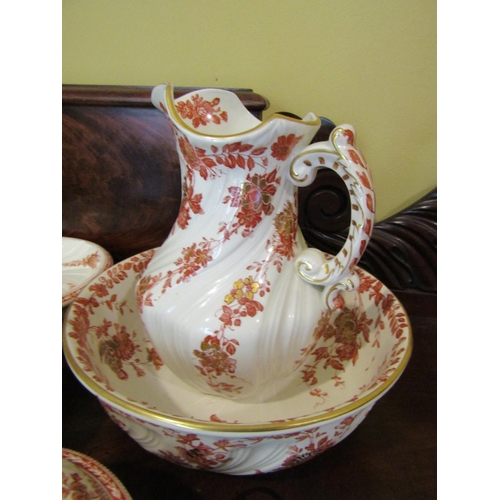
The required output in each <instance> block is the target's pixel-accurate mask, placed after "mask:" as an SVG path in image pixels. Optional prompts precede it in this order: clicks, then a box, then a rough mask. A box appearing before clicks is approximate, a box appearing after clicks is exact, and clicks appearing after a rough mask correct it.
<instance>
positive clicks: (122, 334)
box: [63, 250, 412, 432]
mask: <svg viewBox="0 0 500 500" xmlns="http://www.w3.org/2000/svg"><path fill="white" fill-rule="evenodd" d="M153 254H154V250H150V251H148V252H144V253H142V254H139V255H136V256H134V257H131V258H129V259H127V260H125V261H123V262H120V263H118V264H116V265H115V266H113V267H111V268H110V269H108V270H107V271H105V272H103V273H102V274H101V275H100V276H98V277H97V278H95V279H94V280H93V281H92V282H91V283H90V284H89V285H87V287H86V288H85V289H84V290H83V291H82V292H81V293H80V295H79V297H78V298H77V299H76V301H75V302H74V303H73V304H72V305H71V307H70V308H69V310H68V312H67V315H66V321H65V326H64V332H63V345H64V350H65V354H66V357H67V359H68V362H69V364H70V366H71V368H72V369H73V371H74V372H75V374H76V376H77V377H78V378H79V379H80V381H81V382H82V383H83V384H84V385H85V386H86V387H87V388H88V389H89V390H90V391H91V392H93V393H94V394H96V395H97V396H98V397H99V398H100V399H101V400H102V401H104V402H107V403H109V404H111V405H112V406H115V407H117V408H120V409H123V410H125V411H126V412H127V413H132V414H134V415H136V416H138V417H140V418H144V419H146V420H149V421H155V420H156V421H158V420H164V421H165V420H166V421H169V422H172V423H176V424H179V425H183V426H188V427H194V428H198V429H199V428H203V429H205V430H214V431H217V430H220V429H225V430H235V431H237V430H238V429H245V430H251V431H255V432H257V431H267V430H274V429H279V428H281V427H282V426H285V425H286V426H290V424H292V426H299V425H301V426H302V425H309V424H314V423H318V422H321V421H325V420H328V419H331V418H335V417H337V416H340V415H343V414H347V413H348V412H350V411H353V410H354V409H356V408H359V407H361V406H363V405H365V404H368V403H370V402H373V401H374V400H375V399H376V398H377V397H379V396H380V395H381V394H383V393H384V392H385V391H386V390H388V389H389V388H390V387H391V385H392V384H393V383H394V382H395V381H396V380H397V378H398V377H399V376H400V375H401V373H402V371H403V370H404V368H405V366H406V364H407V362H408V360H409V357H410V353H411V345H412V340H411V329H410V325H409V321H408V317H407V315H406V312H405V311H404V309H403V307H402V306H401V304H400V303H399V301H398V300H397V299H396V298H395V296H394V295H393V294H392V293H391V292H390V291H389V290H388V289H387V288H386V287H384V286H383V285H382V283H380V281H378V280H377V279H375V278H374V277H373V276H371V275H370V274H368V273H367V272H365V271H362V270H361V269H358V270H357V271H358V273H359V275H360V278H361V286H360V288H359V290H358V291H357V292H354V293H346V294H345V295H344V300H345V307H344V309H343V310H342V311H340V312H335V313H329V314H328V315H326V314H325V317H324V318H323V323H322V324H321V325H320V326H319V330H318V334H317V342H316V343H315V344H314V345H313V346H312V347H311V349H310V351H309V355H308V357H307V359H306V361H305V362H304V363H303V364H302V366H301V367H299V368H298V369H297V370H296V371H295V372H294V374H293V376H292V377H290V378H288V379H287V380H284V381H277V382H276V383H274V384H272V385H271V386H269V388H268V389H267V390H266V391H265V392H263V393H262V394H260V395H259V397H258V398H254V399H251V400H244V401H234V400H229V399H223V398H220V397H217V396H211V395H205V394H201V393H199V392H198V391H197V390H195V389H193V388H191V387H190V386H189V385H187V384H186V383H184V382H183V381H182V380H180V379H179V378H178V377H176V376H175V375H174V374H173V373H172V372H171V371H170V370H169V369H168V367H167V366H165V365H163V363H162V362H161V360H160V359H159V358H158V356H157V354H156V352H155V350H154V348H153V346H152V344H151V342H150V341H149V339H148V336H147V333H146V332H145V329H144V327H143V325H142V322H141V319H140V316H139V314H138V312H137V309H136V305H135V296H134V292H135V290H134V289H135V284H136V282H137V280H138V278H139V277H140V275H141V273H142V272H143V270H144V269H145V267H146V265H147V263H148V262H149V260H150V259H151V258H152V256H153Z"/></svg>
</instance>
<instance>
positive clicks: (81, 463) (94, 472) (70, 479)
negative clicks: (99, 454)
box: [62, 448, 132, 500]
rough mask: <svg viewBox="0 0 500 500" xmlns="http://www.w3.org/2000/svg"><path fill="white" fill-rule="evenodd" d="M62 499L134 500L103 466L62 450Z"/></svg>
mask: <svg viewBox="0 0 500 500" xmlns="http://www.w3.org/2000/svg"><path fill="white" fill-rule="evenodd" d="M62 498H66V499H68V500H82V499H86V498H88V499H93V500H132V498H131V496H130V495H129V494H128V492H127V490H126V489H125V488H124V486H123V484H122V483H121V482H120V481H119V480H118V479H117V478H116V476H115V475H114V474H113V473H112V472H110V471H109V470H108V469H107V468H106V467H104V466H103V465H102V464H100V463H99V462H97V461H96V460H94V459H93V458H90V457H88V456H87V455H83V454H82V453H78V452H76V451H73V450H68V449H67V448H63V450H62Z"/></svg>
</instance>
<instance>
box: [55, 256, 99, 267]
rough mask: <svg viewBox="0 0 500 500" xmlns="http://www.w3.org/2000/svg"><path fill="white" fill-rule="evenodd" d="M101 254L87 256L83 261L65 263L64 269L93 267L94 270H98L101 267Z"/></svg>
mask: <svg viewBox="0 0 500 500" xmlns="http://www.w3.org/2000/svg"><path fill="white" fill-rule="evenodd" d="M100 260H101V259H100V257H99V252H94V253H93V254H90V255H87V257H84V258H83V259H77V260H72V261H71V262H63V263H62V265H63V267H79V266H85V267H91V268H92V269H96V268H97V266H98V265H99V261H100Z"/></svg>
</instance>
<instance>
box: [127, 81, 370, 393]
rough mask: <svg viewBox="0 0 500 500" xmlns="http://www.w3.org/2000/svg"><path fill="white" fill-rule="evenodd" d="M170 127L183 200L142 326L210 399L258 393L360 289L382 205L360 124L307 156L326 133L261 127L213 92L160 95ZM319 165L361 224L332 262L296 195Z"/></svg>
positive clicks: (269, 124)
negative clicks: (308, 231)
mask: <svg viewBox="0 0 500 500" xmlns="http://www.w3.org/2000/svg"><path fill="white" fill-rule="evenodd" d="M152 101H153V103H154V104H155V106H156V107H157V108H159V109H161V110H163V111H164V112H165V114H166V115H167V117H168V119H169V120H170V123H171V125H172V127H173V130H174V134H175V138H176V141H177V149H178V153H179V160H180V166H181V171H182V202H181V207H180V211H179V215H178V218H177V221H176V223H175V224H174V227H173V229H172V231H171V234H170V235H169V237H168V238H167V240H166V241H165V242H164V244H163V245H162V246H161V247H160V248H159V250H158V251H157V252H156V254H155V256H154V257H153V259H152V260H151V262H150V263H149V264H148V267H147V269H146V270H145V272H144V274H143V276H142V278H141V280H140V281H139V282H138V284H137V287H136V296H137V303H138V306H139V310H140V314H141V318H142V321H143V323H144V325H145V328H146V330H147V332H148V334H149V336H150V338H151V341H152V342H153V344H154V346H155V349H156V351H157V352H158V354H159V356H160V357H161V358H162V360H163V362H164V363H165V364H166V365H167V366H168V367H169V368H170V369H171V370H172V371H174V372H175V373H176V374H177V375H178V376H180V377H181V378H182V379H183V380H185V381H186V382H189V383H191V384H192V385H193V386H195V387H196V388H198V389H199V390H200V391H202V392H206V393H215V394H219V395H221V396H224V397H228V398H249V397H252V396H254V397H255V396H256V395H258V394H259V392H260V391H262V390H263V389H264V388H265V387H267V386H268V385H269V384H271V383H275V382H276V381H280V380H281V381H285V382H286V378H287V377H288V376H289V375H290V374H291V373H292V372H293V371H294V370H295V369H297V368H298V367H299V366H300V364H301V362H302V360H303V358H304V357H305V356H306V354H307V353H308V348H309V347H310V346H311V345H312V344H313V342H314V338H315V335H317V334H318V329H320V328H321V327H322V326H321V325H324V322H325V318H327V319H326V321H328V317H327V316H330V317H332V318H333V317H334V315H335V314H337V312H336V309H337V308H341V307H342V303H343V299H342V296H341V295H339V291H344V292H348V291H352V290H355V289H356V287H357V285H358V282H359V281H358V276H357V273H356V269H355V266H356V263H357V262H358V261H359V259H360V257H361V255H362V253H363V251H364V249H365V247H366V245H367V243H368V241H369V238H370V235H371V231H372V227H373V223H374V211H375V206H374V202H375V196H374V192H373V188H372V180H371V175H370V172H369V170H368V168H367V166H366V163H365V160H364V159H363V156H362V154H361V153H360V151H359V150H358V149H357V147H356V145H355V142H354V139H355V131H354V129H353V127H351V126H350V125H341V126H339V127H336V128H335V129H334V130H333V132H332V134H331V136H330V138H329V140H328V141H325V142H322V143H316V144H312V145H309V146H308V144H309V143H310V142H311V140H312V138H313V137H314V135H315V133H316V132H317V130H318V129H319V127H320V120H319V118H318V117H317V116H316V115H314V114H312V113H309V114H308V115H307V116H305V117H304V119H303V120H298V119H293V118H289V117H287V116H282V115H278V114H275V115H272V116H271V117H269V118H268V119H267V120H265V121H264V122H261V121H260V120H258V119H257V118H255V117H254V116H253V115H252V114H251V113H249V112H248V111H247V110H246V108H245V107H244V106H243V104H242V103H241V101H240V100H239V99H238V97H237V96H236V95H235V94H233V93H232V92H229V91H225V90H220V89H205V90H199V91H195V92H191V93H189V94H186V95H184V96H182V97H180V98H178V99H175V100H174V96H173V88H172V86H171V85H159V86H157V87H155V88H154V90H153V92H152ZM319 168H329V169H332V170H334V171H335V172H337V173H338V174H339V175H340V177H341V178H342V179H343V180H344V182H345V184H346V186H347V188H348V191H349V195H350V201H351V207H352V210H351V214H352V215H351V225H350V230H349V235H348V237H347V240H346V242H345V244H344V247H343V248H342V249H341V251H340V252H339V253H338V254H337V255H336V256H330V255H325V254H324V253H323V252H320V251H319V250H316V249H312V248H307V245H306V243H305V242H304V239H303V237H302V235H301V232H300V229H299V227H298V223H297V186H305V185H308V184H310V183H311V182H312V181H313V180H314V178H315V175H316V172H317V170H318V169H319Z"/></svg>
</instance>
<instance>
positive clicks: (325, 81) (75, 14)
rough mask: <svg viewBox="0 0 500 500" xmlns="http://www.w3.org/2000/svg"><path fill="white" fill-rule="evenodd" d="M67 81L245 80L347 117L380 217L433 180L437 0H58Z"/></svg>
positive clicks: (275, 103) (281, 100) (289, 102)
mask: <svg viewBox="0 0 500 500" xmlns="http://www.w3.org/2000/svg"><path fill="white" fill-rule="evenodd" d="M62 5H63V10H62V16H63V17H62V25H63V58H62V62H63V65H62V80H63V83H67V84H101V85H156V84H158V83H163V82H166V81H170V82H172V83H173V84H174V85H178V86H206V87H244V88H252V89H253V90H254V91H255V92H257V93H259V94H261V95H263V96H265V97H266V98H267V99H268V100H269V101H270V103H271V107H270V109H269V110H268V111H267V112H266V113H265V116H267V115H268V114H269V113H271V112H274V111H291V112H293V113H296V114H299V115H304V114H306V113H307V112H308V111H313V112H315V113H316V114H318V115H321V116H326V117H328V118H330V119H331V120H333V121H334V122H335V123H336V124H340V123H350V124H352V125H354V127H355V128H356V130H357V132H358V140H357V143H358V146H359V147H360V149H361V150H362V151H363V153H364V155H365V157H366V158H367V160H368V162H369V164H370V167H371V170H372V172H373V177H374V183H375V190H376V194H377V219H378V220H381V219H383V218H385V217H387V216H389V215H391V214H393V213H395V212H397V211H398V210H400V209H401V208H404V207H405V206H407V205H408V204H410V203H411V202H414V201H416V200H417V199H418V198H420V197H421V196H423V195H424V194H426V193H427V192H428V191H429V190H431V189H432V188H434V187H435V186H436V182H437V181H436V170H437V169H436V0H289V1H286V0H248V1H243V0H169V1H168V0H85V1H75V0H63V4H62Z"/></svg>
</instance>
